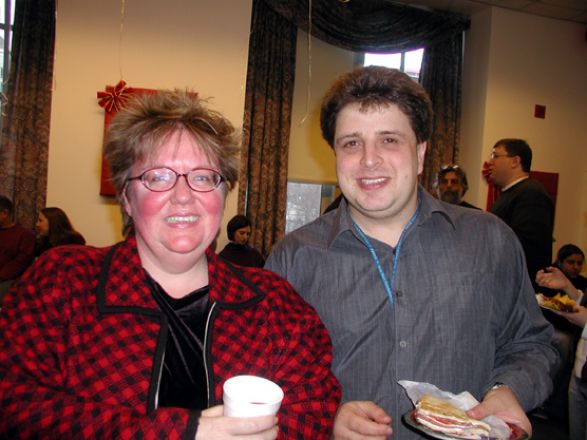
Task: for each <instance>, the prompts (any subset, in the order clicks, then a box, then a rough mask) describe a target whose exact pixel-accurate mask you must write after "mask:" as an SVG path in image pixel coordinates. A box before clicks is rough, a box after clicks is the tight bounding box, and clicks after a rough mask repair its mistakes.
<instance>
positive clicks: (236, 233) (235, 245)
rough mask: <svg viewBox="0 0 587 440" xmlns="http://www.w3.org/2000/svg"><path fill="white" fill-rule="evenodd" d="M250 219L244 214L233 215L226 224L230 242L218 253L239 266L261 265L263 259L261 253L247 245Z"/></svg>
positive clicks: (263, 261) (249, 234) (263, 263)
mask: <svg viewBox="0 0 587 440" xmlns="http://www.w3.org/2000/svg"><path fill="white" fill-rule="evenodd" d="M251 226H252V225H251V221H250V220H249V219H248V218H247V217H246V216H244V215H240V214H239V215H235V216H234V217H233V218H231V219H230V221H229V222H228V225H226V233H227V235H228V239H229V240H230V243H228V244H227V245H226V246H224V249H222V251H221V252H220V253H219V254H218V255H220V256H221V257H222V258H224V259H225V260H227V261H230V262H231V263H235V264H240V265H241V266H249V267H263V266H264V265H265V259H264V258H263V256H262V255H261V253H260V252H259V251H258V250H257V249H255V248H253V247H251V246H249V237H250V236H251Z"/></svg>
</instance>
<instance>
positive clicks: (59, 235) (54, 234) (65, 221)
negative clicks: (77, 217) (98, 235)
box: [35, 207, 86, 257]
mask: <svg viewBox="0 0 587 440" xmlns="http://www.w3.org/2000/svg"><path fill="white" fill-rule="evenodd" d="M65 244H81V245H83V244H86V240H85V238H84V237H83V236H82V235H81V234H80V233H79V232H77V231H76V230H75V229H73V226H72V225H71V222H70V221H69V218H68V217H67V214H65V212H63V210H62V209H60V208H54V207H48V208H43V209H41V212H40V213H39V217H38V219H37V242H36V244H35V256H36V257H38V256H39V255H41V254H42V253H43V252H45V251H46V250H48V249H51V248H54V247H55V246H62V245H65Z"/></svg>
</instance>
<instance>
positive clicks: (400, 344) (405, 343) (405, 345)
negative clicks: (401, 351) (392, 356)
mask: <svg viewBox="0 0 587 440" xmlns="http://www.w3.org/2000/svg"><path fill="white" fill-rule="evenodd" d="M399 346H400V347H401V348H406V347H407V346H408V343H407V342H406V341H399Z"/></svg>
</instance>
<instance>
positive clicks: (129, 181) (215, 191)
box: [0, 91, 340, 439]
mask: <svg viewBox="0 0 587 440" xmlns="http://www.w3.org/2000/svg"><path fill="white" fill-rule="evenodd" d="M105 153H106V158H107V160H108V162H109V164H110V167H111V172H112V173H111V174H112V180H113V183H114V186H115V187H116V190H117V197H118V200H119V202H120V205H121V209H122V214H123V217H124V230H125V236H126V238H125V240H124V241H123V242H122V243H118V244H117V245H115V246H112V247H110V248H104V249H96V248H90V247H87V248H77V247H76V248H73V247H61V248H57V249H54V250H52V251H51V252H47V253H45V254H44V255H43V256H41V258H39V259H38V260H37V262H36V264H35V265H34V266H33V268H32V270H30V271H29V272H28V273H27V275H26V276H25V277H24V278H23V279H22V281H21V282H20V284H19V285H18V287H17V290H16V292H15V293H16V294H15V295H13V296H12V298H10V299H9V300H8V301H7V303H6V307H5V308H3V310H2V315H1V316H0V407H2V412H1V414H0V437H10V438H26V437H45V438H56V437H61V436H66V437H98V438H180V437H181V438H192V439H193V438H194V437H195V438H196V439H207V438H228V439H229V438H234V437H238V438H250V439H273V438H276V437H279V438H312V439H316V438H323V439H326V438H328V437H329V434H330V430H331V425H332V420H333V417H334V412H335V410H336V407H337V403H338V401H339V398H340V389H339V385H338V382H337V381H336V379H335V378H334V376H333V375H332V373H331V372H330V362H331V358H332V357H331V345H330V340H329V337H328V334H327V332H326V329H325V328H324V326H323V325H322V323H321V322H320V320H319V318H318V316H317V315H316V313H315V312H314V311H313V309H311V308H310V307H309V306H308V305H307V304H306V303H305V302H304V301H303V300H301V298H300V297H299V296H298V295H297V294H296V293H295V292H294V291H293V290H292V288H291V286H290V285H289V284H288V283H287V282H285V281H284V280H283V279H281V278H280V277H278V276H277V275H275V274H273V273H271V272H268V271H264V270H261V269H255V268H238V269H237V268H235V267H233V266H228V265H227V264H226V263H224V262H223V261H222V260H220V259H218V258H217V256H216V255H215V254H214V252H213V251H212V250H211V249H210V248H209V246H210V244H211V243H212V242H213V240H214V238H215V236H216V233H217V231H218V229H219V225H220V220H221V218H222V214H223V208H224V203H225V199H226V195H227V192H228V190H229V189H231V188H232V186H233V185H234V183H235V181H236V178H237V154H238V138H237V137H236V136H235V130H234V128H233V127H232V125H231V124H230V122H229V121H228V120H227V119H225V118H224V117H223V116H221V115H220V114H218V113H216V112H214V111H211V110H209V109H207V108H206V105H205V102H204V101H203V100H202V99H199V98H197V97H194V94H190V93H187V92H171V91H161V92H158V93H157V94H154V95H143V96H141V97H139V98H137V99H136V100H135V101H134V102H132V103H131V104H129V105H128V106H127V107H126V108H125V109H123V110H121V111H120V112H119V113H118V115H117V116H116V118H115V119H114V120H113V121H112V123H111V126H110V129H109V133H108V139H107V143H106V146H105ZM17 297H18V301H15V300H14V299H15V298H17ZM238 374H253V375H258V376H263V377H266V378H268V379H270V380H273V381H274V382H277V383H278V384H279V385H280V386H281V387H282V388H283V390H284V392H285V398H284V400H283V403H282V406H281V408H280V411H279V413H278V415H277V417H274V416H264V417H256V418H248V419H241V418H230V417H223V416H222V411H223V409H222V406H221V405H219V404H220V403H221V399H222V385H223V383H224V381H225V380H226V379H228V378H230V377H232V376H234V375H238ZM278 421H279V422H278ZM278 432H279V434H278Z"/></svg>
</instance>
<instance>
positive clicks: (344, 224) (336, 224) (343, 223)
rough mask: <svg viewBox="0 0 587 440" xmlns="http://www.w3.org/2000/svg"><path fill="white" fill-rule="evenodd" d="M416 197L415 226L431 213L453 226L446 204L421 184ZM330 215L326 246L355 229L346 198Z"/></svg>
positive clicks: (428, 217)
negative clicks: (418, 213) (417, 214)
mask: <svg viewBox="0 0 587 440" xmlns="http://www.w3.org/2000/svg"><path fill="white" fill-rule="evenodd" d="M418 198H419V199H420V201H421V202H420V203H421V208H420V215H419V216H418V218H417V220H416V225H417V226H420V225H423V224H424V223H426V222H427V221H429V220H430V218H431V217H432V216H433V215H440V216H441V217H442V218H444V219H445V220H446V221H447V222H448V223H450V225H451V226H452V227H453V228H455V220H454V212H452V211H451V210H447V209H446V204H444V203H443V202H441V201H440V200H438V199H436V198H435V197H433V196H432V195H430V193H428V191H426V190H425V189H424V187H422V186H421V185H419V186H418ZM327 215H328V214H327ZM330 216H331V218H330V221H331V222H332V224H331V227H330V233H329V235H328V239H327V246H328V247H330V246H332V244H333V243H334V242H335V241H336V240H337V239H338V237H339V236H341V235H342V234H343V233H350V234H355V230H354V228H353V219H352V218H351V214H350V212H349V207H348V203H347V201H346V199H344V198H343V199H342V200H341V202H340V205H339V206H338V208H337V209H336V210H334V211H332V214H330ZM347 231H348V232H347Z"/></svg>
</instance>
